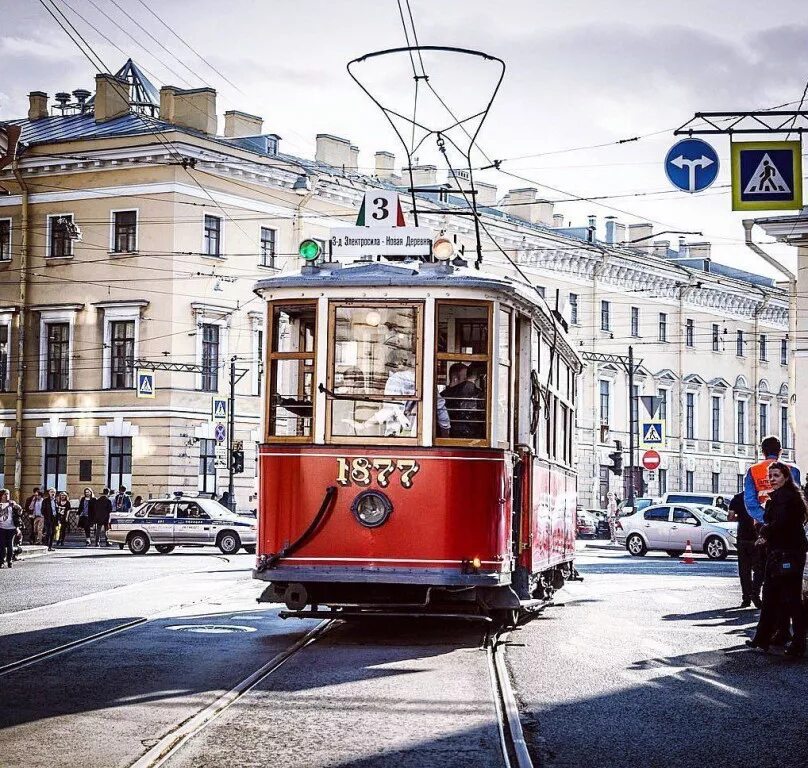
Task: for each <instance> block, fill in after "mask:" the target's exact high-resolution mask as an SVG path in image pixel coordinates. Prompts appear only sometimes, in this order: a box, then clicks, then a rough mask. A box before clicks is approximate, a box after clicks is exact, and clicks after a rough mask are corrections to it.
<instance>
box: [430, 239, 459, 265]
mask: <svg viewBox="0 0 808 768" xmlns="http://www.w3.org/2000/svg"><path fill="white" fill-rule="evenodd" d="M456 252H457V249H456V248H455V244H454V243H453V242H452V241H451V240H450V239H449V238H448V237H439V238H438V239H437V240H435V241H434V242H433V243H432V255H433V256H434V257H435V259H437V260H438V261H448V260H449V259H451V258H452V256H454V255H455V253H456Z"/></svg>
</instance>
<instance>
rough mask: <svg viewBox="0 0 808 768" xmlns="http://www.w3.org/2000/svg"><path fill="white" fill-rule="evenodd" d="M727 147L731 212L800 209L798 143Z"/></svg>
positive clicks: (737, 143)
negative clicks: (729, 160) (729, 151)
mask: <svg viewBox="0 0 808 768" xmlns="http://www.w3.org/2000/svg"><path fill="white" fill-rule="evenodd" d="M731 146H732V210H733V211H780V210H795V209H799V208H802V156H801V152H800V142H799V141H752V142H734V143H733V144H732V145H731Z"/></svg>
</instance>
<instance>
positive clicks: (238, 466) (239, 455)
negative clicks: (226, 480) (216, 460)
mask: <svg viewBox="0 0 808 768" xmlns="http://www.w3.org/2000/svg"><path fill="white" fill-rule="evenodd" d="M231 461H232V462H233V474H234V475H240V474H241V473H242V472H244V451H233V453H232V456H231Z"/></svg>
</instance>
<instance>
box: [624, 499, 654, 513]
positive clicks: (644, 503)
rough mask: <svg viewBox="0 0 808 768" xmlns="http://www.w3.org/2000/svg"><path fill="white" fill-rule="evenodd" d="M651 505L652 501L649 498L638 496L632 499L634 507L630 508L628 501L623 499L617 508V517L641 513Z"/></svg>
mask: <svg viewBox="0 0 808 768" xmlns="http://www.w3.org/2000/svg"><path fill="white" fill-rule="evenodd" d="M653 503H654V500H653V499H652V498H651V497H650V496H638V497H636V498H635V499H634V506H633V507H630V506H629V504H628V499H623V501H621V502H620V504H619V506H618V507H617V516H618V517H626V516H627V515H633V514H634V513H635V512H641V511H642V510H643V509H645V508H646V507H650V506H651V505H652V504H653Z"/></svg>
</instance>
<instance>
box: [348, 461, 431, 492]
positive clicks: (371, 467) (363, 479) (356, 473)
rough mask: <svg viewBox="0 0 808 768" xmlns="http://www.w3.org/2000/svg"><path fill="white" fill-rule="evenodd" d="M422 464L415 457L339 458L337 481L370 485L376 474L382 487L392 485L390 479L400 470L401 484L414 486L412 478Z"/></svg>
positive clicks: (377, 480)
mask: <svg viewBox="0 0 808 768" xmlns="http://www.w3.org/2000/svg"><path fill="white" fill-rule="evenodd" d="M420 468H421V466H420V465H419V464H418V462H417V461H416V460H415V459H365V458H361V457H360V458H356V459H344V458H341V457H340V458H338V459H337V482H338V483H339V484H340V485H351V484H355V485H370V483H371V482H372V480H373V476H374V474H375V475H376V483H377V484H378V485H379V486H381V487H382V488H387V486H388V485H390V479H391V478H392V476H393V474H394V473H395V472H396V470H398V471H399V472H400V473H401V475H400V479H401V485H402V487H404V488H412V479H413V477H414V476H415V474H416V473H417V472H418V470H419V469H420Z"/></svg>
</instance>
